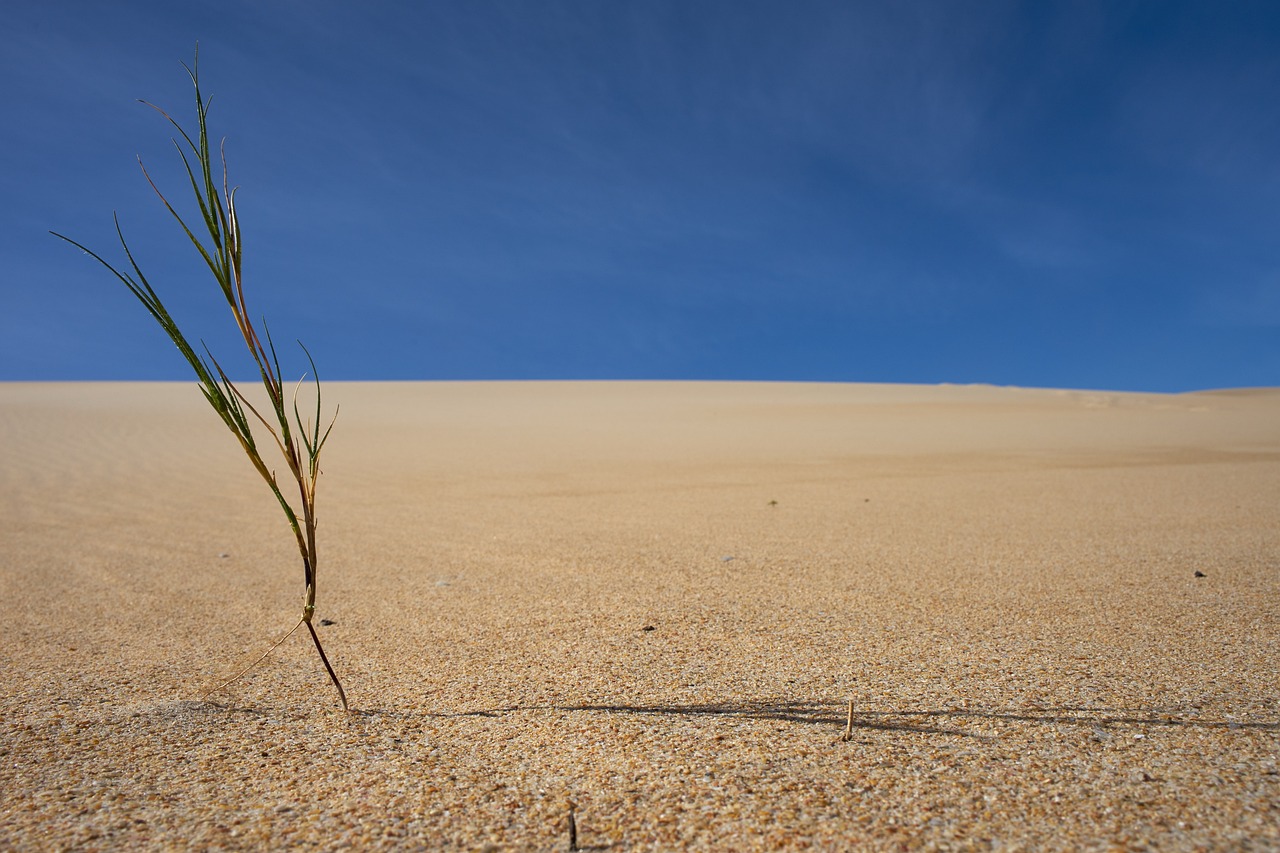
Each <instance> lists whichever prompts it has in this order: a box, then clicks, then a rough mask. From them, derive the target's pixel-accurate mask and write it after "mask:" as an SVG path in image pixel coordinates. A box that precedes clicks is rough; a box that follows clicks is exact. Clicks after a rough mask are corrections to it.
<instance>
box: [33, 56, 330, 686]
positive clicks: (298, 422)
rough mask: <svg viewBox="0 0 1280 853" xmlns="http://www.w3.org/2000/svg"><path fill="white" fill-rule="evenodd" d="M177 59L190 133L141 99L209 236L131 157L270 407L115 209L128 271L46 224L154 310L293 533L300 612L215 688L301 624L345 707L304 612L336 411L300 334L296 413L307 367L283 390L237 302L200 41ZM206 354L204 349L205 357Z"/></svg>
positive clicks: (229, 202)
mask: <svg viewBox="0 0 1280 853" xmlns="http://www.w3.org/2000/svg"><path fill="white" fill-rule="evenodd" d="M183 67H184V68H186V70H187V74H188V75H190V77H191V82H192V84H193V86H194V87H195V98H196V118H197V122H198V132H197V134H196V136H195V138H194V139H193V138H192V137H191V136H190V135H189V134H188V133H187V132H186V131H185V130H184V129H183V128H182V126H181V125H180V124H179V123H178V122H177V121H176V120H174V119H173V118H172V117H171V116H170V115H169V114H168V113H166V112H165V111H164V110H162V109H160V108H159V107H157V106H155V105H154V104H151V103H149V102H147V101H142V102H141V103H144V104H146V105H147V106H149V107H151V108H152V109H154V110H156V111H157V112H159V113H160V114H161V115H162V116H164V117H165V119H167V120H168V121H169V123H170V124H171V125H173V127H174V128H176V129H177V132H178V136H177V137H175V138H174V140H173V144H174V147H175V148H177V150H178V154H179V156H180V157H181V158H182V163H183V166H184V167H185V168H186V172H187V176H188V178H189V179H190V182H191V189H192V191H193V192H194V194H195V200H196V204H197V205H198V207H199V210H200V220H201V222H200V224H201V225H202V226H203V229H204V231H206V232H207V240H204V241H202V240H201V238H200V237H198V236H197V235H196V233H195V232H194V231H193V230H192V228H190V227H188V225H187V222H186V220H184V219H183V217H182V215H181V214H179V213H178V212H177V210H175V209H174V207H173V205H172V204H170V203H169V200H168V199H167V198H166V197H165V195H164V193H162V192H161V191H160V190H159V188H158V187H156V184H155V181H153V180H152V179H151V175H150V174H149V173H148V172H147V169H146V166H145V165H143V164H142V161H141V159H139V165H140V166H142V173H143V175H144V176H145V177H146V180H147V182H148V183H149V184H150V185H151V188H152V189H153V190H155V192H156V195H157V196H159V197H160V200H161V202H163V203H164V206H165V208H166V209H167V210H168V211H169V213H170V214H171V215H172V216H173V218H174V219H175V220H177V222H178V224H179V225H180V226H181V227H182V230H183V232H184V233H185V234H186V236H187V238H188V239H189V240H190V241H191V243H192V245H193V246H195V248H196V250H197V251H198V252H199V254H200V257H201V259H202V260H203V261H204V263H205V265H207V266H208V268H209V271H210V272H211V273H213V277H214V278H215V279H216V280H217V283H218V287H219V288H220V289H221V291H222V295H223V297H225V299H226V301H227V304H228V305H229V306H230V308H231V313H232V315H233V316H234V318H235V322H236V326H237V328H238V330H239V332H240V336H241V338H242V339H243V340H244V344H245V346H246V347H247V348H248V350H249V355H250V356H251V357H252V359H253V363H254V365H255V367H256V369H257V373H258V376H259V378H260V379H261V380H262V385H263V388H265V389H266V395H267V401H268V402H269V404H270V413H269V415H267V416H264V415H263V414H262V411H260V408H259V407H261V408H262V410H265V408H266V407H265V406H261V403H259V406H258V407H256V406H254V405H253V403H251V402H250V401H249V399H248V397H247V396H246V395H245V394H244V393H243V392H242V391H241V390H240V388H239V387H237V386H236V384H235V383H234V382H232V381H231V379H230V378H228V376H227V373H226V371H224V370H223V368H222V365H221V364H220V363H219V362H218V360H217V359H216V358H214V356H213V354H212V353H211V352H209V349H208V347H205V346H204V345H203V344H202V349H204V353H205V355H204V356H201V355H200V354H199V353H198V352H196V350H195V348H194V347H193V346H192V345H191V343H190V342H189V341H188V340H187V337H186V336H185V335H184V334H183V333H182V331H181V330H180V329H179V328H178V324H177V322H176V321H175V320H174V319H173V316H172V315H171V314H170V313H169V311H168V309H167V308H165V305H164V303H163V302H162V301H161V299H160V296H159V295H158V294H157V293H156V291H155V290H154V289H152V287H151V284H150V283H149V282H148V281H147V277H146V276H145V275H144V274H143V272H142V270H141V269H140V268H139V266H138V264H137V262H136V261H135V260H134V257H133V253H132V252H131V251H130V250H129V244H128V243H127V242H126V241H125V238H124V232H123V230H122V229H121V227H120V219H119V216H118V215H117V216H116V217H115V227H116V235H117V236H118V237H119V239H120V245H121V246H122V247H123V248H124V254H125V257H126V258H127V259H128V263H129V269H130V270H132V273H130V272H129V271H124V272H122V271H121V270H120V269H117V267H115V266H113V265H112V264H111V263H109V262H107V261H106V260H104V259H103V258H102V257H101V256H99V255H98V254H96V253H95V252H93V251H92V250H90V249H88V248H86V247H85V246H83V245H81V244H80V243H78V242H76V241H75V240H72V239H71V238H70V237H65V236H63V235H61V234H58V233H57V232H52V233H53V234H54V236H55V237H59V238H61V239H63V240H66V241H67V242H68V243H71V244H72V245H74V246H76V247H78V248H80V249H81V250H83V251H84V252H86V253H88V254H89V255H91V256H92V257H93V258H94V259H96V260H97V261H98V262H99V263H101V264H102V265H103V266H104V267H106V268H107V269H108V270H110V271H111V272H112V273H113V274H114V275H115V276H116V278H118V279H119V280H120V281H121V282H123V283H124V285H125V286H126V287H127V288H129V291H130V292H131V293H132V294H133V295H134V296H135V297H137V298H138V301H139V302H141V303H142V304H143V306H144V307H145V308H146V309H147V312H148V313H149V314H150V315H151V316H152V318H154V319H155V321H156V322H157V323H159V324H160V328H162V329H163V330H164V332H165V334H166V335H168V336H169V339H170V340H171V341H173V343H174V345H175V346H177V348H178V351H179V352H181V353H182V355H183V357H184V358H185V359H186V360H187V363H188V364H189V365H191V369H192V370H194V371H195V374H196V378H197V379H198V380H199V383H200V390H201V391H202V392H203V393H204V397H205V399H206V400H207V401H208V402H209V405H210V406H212V407H213V410H214V411H215V412H216V413H217V415H218V417H219V418H220V419H221V420H222V422H223V424H225V425H226V427H227V429H229V430H230V431H231V433H232V434H233V435H234V436H235V437H236V440H237V441H238V442H239V443H240V448H241V449H242V450H243V451H244V453H245V455H246V456H248V458H249V461H250V462H251V463H252V464H253V467H254V470H256V471H257V472H258V474H259V475H260V476H261V477H262V479H263V480H264V481H265V482H266V484H267V486H268V487H269V488H270V489H271V492H272V494H274V495H275V497H276V500H277V501H278V502H279V504H280V508H281V509H282V510H283V511H284V514H285V517H286V518H287V519H288V521H289V527H290V529H291V530H292V531H293V535H294V537H295V539H296V540H297V545H298V551H299V553H300V554H301V556H302V570H303V579H304V582H305V584H306V591H305V595H304V598H303V605H302V616H301V617H300V618H299V620H298V622H297V624H296V625H294V626H293V627H292V628H291V629H289V631H288V633H286V634H285V635H284V636H283V637H281V638H280V639H279V640H278V641H276V643H274V644H273V645H272V646H271V647H270V648H269V649H267V651H266V652H265V653H264V654H263V655H262V657H260V658H259V659H258V660H257V661H255V662H254V663H253V664H251V665H250V666H249V667H246V668H245V669H244V670H243V671H242V672H240V673H239V674H238V675H236V676H235V677H234V678H232V679H230V680H228V681H226V682H224V683H222V684H221V685H219V687H218V688H215V690H217V689H222V688H223V687H226V686H227V685H229V684H231V683H232V682H234V681H236V680H237V679H239V678H240V677H241V676H243V675H244V674H245V673H246V672H248V671H249V670H250V669H252V668H253V667H254V666H256V665H257V664H258V663H260V662H261V661H262V660H263V659H265V658H266V657H267V655H269V654H271V652H272V651H274V650H275V649H276V648H277V647H278V646H279V645H280V644H281V643H283V642H284V641H285V640H287V639H288V638H289V637H290V636H292V635H293V633H294V632H295V631H297V630H298V629H299V628H301V627H302V626H303V625H305V626H306V627H307V630H308V631H309V632H310V634H311V640H312V642H313V643H314V644H315V648H316V651H317V652H318V653H319V655H320V660H321V662H322V663H323V664H324V668H325V671H326V672H327V673H328V674H329V680H330V681H331V682H333V686H334V687H336V688H337V690H338V697H339V698H340V699H341V700H342V707H343V708H344V709H347V708H348V706H347V696H346V692H345V691H344V690H343V689H342V683H341V682H340V681H339V680H338V676H337V674H336V673H335V672H334V671H333V666H332V665H331V664H330V663H329V658H328V657H327V656H326V655H325V653H324V647H323V646H322V645H321V644H320V637H319V635H318V634H317V633H316V629H315V626H314V625H313V624H312V617H313V616H314V614H315V610H316V481H317V479H318V478H319V476H320V452H321V450H322V449H323V448H324V445H325V442H326V441H327V440H328V438H329V433H330V431H331V430H332V429H333V423H334V420H335V419H336V418H337V410H336V409H335V410H334V416H333V418H331V419H329V421H328V426H327V427H326V426H324V420H323V418H322V416H321V415H322V410H321V402H320V380H319V377H318V376H317V375H316V366H315V361H314V360H313V359H312V358H311V353H310V352H308V351H307V349H306V347H305V346H302V343H301V341H299V342H298V345H299V346H300V347H302V351H303V353H304V354H305V355H306V358H307V362H308V363H309V365H310V367H311V371H310V372H311V376H312V377H313V378H314V382H315V415H314V419H312V418H311V417H308V418H307V419H306V420H305V421H304V420H303V417H302V414H301V412H300V411H299V407H298V392H299V390H300V389H301V387H302V385H303V383H304V382H305V380H306V375H305V374H304V375H303V377H302V379H300V380H299V381H298V384H297V385H296V386H295V387H294V388H293V391H292V393H288V392H287V391H286V388H285V386H284V383H283V381H282V380H281V373H280V361H279V358H278V357H277V355H276V348H275V344H274V343H272V340H271V334H270V332H269V330H268V329H267V324H266V320H265V319H264V320H262V323H261V326H262V331H261V333H259V331H258V329H257V327H255V326H254V324H253V322H252V321H251V320H250V318H249V310H248V307H247V305H246V303H245V294H244V281H243V277H242V274H241V259H242V243H241V236H240V223H239V220H238V219H237V217H236V201H235V196H236V190H235V189H233V188H231V187H230V184H229V180H228V174H227V161H226V144H225V140H224V141H223V143H222V144H221V145H220V146H219V148H218V159H217V161H216V162H215V159H214V154H213V151H212V150H211V148H210V143H209V132H208V127H207V119H208V114H209V103H210V100H211V99H206V98H204V97H203V96H202V95H201V92H200V77H199V72H198V69H199V50H198V49H197V52H196V58H195V61H194V62H193V63H192V65H191V66H187V65H186V64H185V63H184V64H183ZM197 227H199V226H197ZM205 356H207V360H206V357H205ZM255 423H256V424H259V425H261V426H262V427H264V428H265V429H266V432H267V433H268V434H269V435H270V437H271V441H270V442H267V443H266V447H267V448H268V449H269V447H270V444H272V443H273V444H274V445H275V447H276V449H277V450H279V452H280V453H281V455H283V456H284V460H285V464H286V466H287V468H288V471H289V481H286V485H285V486H282V485H281V483H280V481H278V480H277V479H276V474H275V472H274V471H273V470H272V469H271V467H270V466H269V465H268V464H267V461H266V460H265V459H263V456H262V453H263V445H261V444H260V443H259V441H258V440H257V438H255V435H254V424H255ZM295 486H296V488H297V496H296V498H295V501H296V503H291V502H290V500H289V499H288V498H286V497H285V494H284V490H285V489H286V488H287V489H288V490H290V491H292V490H293V488H294V487H295ZM210 692H213V691H210Z"/></svg>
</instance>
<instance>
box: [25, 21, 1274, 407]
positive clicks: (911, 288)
mask: <svg viewBox="0 0 1280 853" xmlns="http://www.w3.org/2000/svg"><path fill="white" fill-rule="evenodd" d="M197 40H199V43H200V70H201V78H202V79H201V82H202V85H203V87H204V89H205V91H206V93H207V94H212V95H213V101H214V103H213V109H212V113H211V124H212V129H213V132H214V133H215V134H216V135H218V136H223V137H225V138H226V145H227V156H228V161H229V163H230V167H231V179H232V182H233V183H235V184H238V185H239V186H240V187H241V190H240V192H239V195H238V196H237V200H238V204H239V208H240V215H241V220H242V225H243V228H244V232H245V239H246V262H245V263H246V286H247V289H248V293H249V301H250V309H251V311H253V312H255V313H261V314H264V315H266V317H267V319H268V320H269V322H270V324H271V327H272V329H273V331H274V333H275V335H276V337H277V342H278V343H279V342H282V341H290V340H292V339H293V338H296V337H301V338H302V339H303V340H304V342H305V343H306V344H307V345H308V346H309V348H310V349H311V351H312V353H313V354H314V355H315V357H316V360H317V362H318V364H319V366H320V369H321V374H322V376H323V377H324V378H328V379H335V380H337V379H358V380H365V379H733V380H738V379H741V380H784V381H809V380H816V381H854V382H862V381H866V382H923V383H933V382H985V383H996V384H1013V385H1032V386H1049V387H1074V388H1110V389H1117V390H1146V391H1183V390H1192V389H1198V388H1209V387H1226V386H1247V385H1280V334H1278V332H1280V101H1277V93H1280V4H1275V3H1271V2H1260V3H1247V2H1225V3H1223V2H1197V3H1192V2H1177V0H1169V2H1125V0H1101V2H1064V3H1048V2H1045V3H1039V2H1000V0H991V1H990V2H985V1H984V2H960V0H941V1H940V2H906V1H905V0H881V2H858V0H831V2H826V0H788V2H781V0H779V2H753V0H731V2H714V0H675V1H674V2H668V0H637V2H624V0H617V1H616V2H615V0H582V2H557V0H537V2H535V0H528V2H490V1H489V0H468V1H467V2H462V0H459V1H458V2H370V3H365V4H355V3H350V2H329V1H328V0H306V2H303V0H226V2H222V3H219V4H210V3H190V2H183V0H165V1H164V2H128V0H122V2H115V3H102V2H96V1H95V2H67V1H66V0H58V2H48V3H24V4H10V6H9V7H8V8H7V9H6V12H5V26H4V27H3V31H2V32H0V148H2V150H3V151H4V153H5V157H4V158H3V162H2V164H0V193H2V197H3V199H4V201H5V202H6V203H5V204H4V205H3V206H2V207H0V217H3V222H2V226H3V227H0V241H2V242H0V252H3V258H4V260H5V263H4V272H3V275H2V276H0V296H3V300H4V304H5V308H4V310H3V312H0V380H27V379H33V380H35V379H38V380H49V379H55V380H56V379H94V380H96V379H183V378H187V373H186V365H185V363H184V362H183V361H182V359H181V358H180V356H179V355H178V353H177V352H176V351H175V350H173V348H172V346H171V345H169V344H168V342H167V340H166V339H165V338H164V337H163V335H162V333H161V332H160V330H159V329H158V328H156V327H154V325H153V324H152V321H151V320H150V318H149V317H147V315H146V314H145V313H144V312H143V310H142V308H141V306H140V305H138V304H137V303H135V302H134V301H133V300H132V297H131V296H129V294H128V293H127V292H126V291H125V290H124V289H123V287H122V286H120V285H119V284H118V283H117V282H115V280H114V279H112V278H111V277H110V276H109V275H108V274H107V273H106V272H105V271H104V270H102V269H101V268H100V267H98V266H97V265H96V264H95V263H94V262H92V261H91V260H90V259H88V258H87V257H85V256H84V255H82V254H80V253H79V252H77V251H76V250H75V249H74V248H72V247H70V246H68V245H66V244H64V243H61V242H60V241H58V240H56V239H54V238H53V237H51V236H49V235H48V233H47V232H48V231H49V230H50V229H52V230H57V231H60V232H62V233H65V234H68V235H70V236H72V237H74V238H76V239H77V240H80V241H81V242H83V243H86V244H87V245H89V246H91V247H93V248H94V249H96V250H98V251H100V252H102V253H103V254H106V255H107V256H108V257H110V258H112V259H117V258H119V257H120V255H119V250H118V246H117V245H116V244H115V238H114V232H113V230H112V224H111V215H112V211H113V210H114V211H118V212H119V214H120V217H121V221H122V222H123V225H124V227H125V230H126V235H127V236H128V237H129V238H130V241H131V245H132V247H133V248H134V251H135V255H136V256H137V257H138V259H139V261H140V263H141V264H142V266H143V268H144V270H146V271H147V273H148V275H149V277H150V278H151V280H152V282H153V284H154V285H155V286H156V287H157V289H158V290H159V291H160V292H161V294H162V295H163V296H164V297H165V298H166V300H167V302H168V303H169V306H170V308H171V310H172V311H173V313H174V314H175V315H176V316H177V317H178V319H179V321H180V323H181V324H182V325H183V326H184V327H185V328H186V329H187V332H188V334H189V336H191V337H193V338H204V339H205V340H206V341H207V342H209V344H210V346H211V347H212V348H213V349H214V351H215V353H217V354H219V355H220V357H221V358H222V359H223V360H224V361H226V362H228V363H229V364H230V365H239V362H237V361H236V360H235V358H234V357H233V356H236V357H238V353H235V350H234V347H235V345H236V343H235V341H234V340H233V339H231V338H230V337H228V336H227V329H228V327H229V325H230V318H229V316H228V315H226V314H225V310H226V309H225V305H224V304H222V303H220V301H219V299H220V297H219V296H218V294H217V293H216V291H215V289H214V286H213V282H212V280H211V279H209V278H208V275H207V272H206V273H205V275H203V276H202V275H201V269H200V265H199V263H198V260H197V259H196V258H195V257H194V256H193V255H192V253H191V249H190V246H189V245H187V246H184V245H183V243H182V240H183V238H182V236H181V234H180V232H178V231H177V230H176V226H175V225H174V224H173V223H172V221H170V220H167V219H166V214H165V213H164V212H163V210H162V209H161V208H160V207H159V205H158V202H157V201H156V199H155V197H154V195H152V194H151V191H150V189H149V188H148V187H147V185H146V183H145V181H144V180H143V178H142V176H141V174H140V172H139V170H138V167H137V162H136V157H138V156H141V157H142V158H143V159H144V161H145V162H146V163H147V165H148V168H149V169H150V170H151V171H152V173H153V175H155V176H156V178H157V180H158V182H159V183H160V184H161V185H162V186H163V187H165V188H166V189H171V190H172V196H173V197H175V198H185V197H184V196H183V195H182V188H183V180H184V176H183V175H182V173H181V172H180V171H179V169H180V166H179V164H178V162H177V160H176V154H175V153H174V151H173V149H172V147H171V144H170V142H169V138H170V135H171V134H170V131H169V129H168V128H167V126H166V125H165V123H164V121H163V119H162V118H161V117H160V116H158V115H157V114H156V113H154V112H152V111H151V110H149V109H147V108H146V107H144V106H142V105H140V104H138V103H137V102H136V99H138V98H144V99H146V100H149V101H152V102H154V103H156V104H159V105H161V106H164V107H165V108H166V109H168V110H170V112H171V113H172V114H173V115H175V117H177V118H179V119H180V120H182V121H183V122H188V121H190V120H191V118H192V116H193V104H192V94H191V89H190V83H189V81H188V80H187V78H186V75H185V72H184V71H183V69H182V67H181V65H180V64H179V63H181V62H183V61H186V62H188V63H189V62H190V61H191V55H192V51H193V48H194V45H195V43H196V41H197ZM290 350H291V348H290ZM290 350H285V355H286V356H287V357H289V358H291V357H292V355H293V353H292V352H291V351H290ZM237 370H238V371H240V372H243V367H242V366H237V367H233V372H234V371H237ZM285 372H286V373H293V372H297V373H301V367H300V366H299V367H297V368H296V369H295V368H294V366H293V365H292V364H291V365H290V366H288V367H286V371H285Z"/></svg>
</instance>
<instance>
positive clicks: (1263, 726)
mask: <svg viewBox="0 0 1280 853" xmlns="http://www.w3.org/2000/svg"><path fill="white" fill-rule="evenodd" d="M846 708H847V706H844V705H840V704H839V703H836V702H820V701H803V700H757V701H745V702H712V703H703V704H687V705H686V704H656V705H620V704H583V705H523V706H514V705H513V706H508V707H503V708H489V709H484V710H477V711H463V712H459V713H453V714H441V715H440V716H446V717H499V716H504V715H506V714H511V713H518V712H521V711H562V712H597V713H606V714H636V715H645V716H673V717H725V718H734V719H746V720H764V721H770V720H772V721H778V722H785V723H805V724H810V725H820V726H830V727H832V728H833V729H835V730H837V731H838V730H840V729H841V728H842V727H843V726H844V725H845V724H846V716H845V714H846ZM371 713H372V714H377V713H378V712H376V711H375V712H371ZM963 720H977V721H980V720H986V721H996V722H1005V723H1015V724H1016V723H1023V724H1032V725H1078V726H1093V727H1097V728H1102V729H1104V730H1105V729H1107V728H1110V727H1119V728H1139V729H1140V728H1144V727H1150V728H1182V727H1186V728H1199V729H1222V730H1232V731H1234V730H1240V731H1248V730H1252V731H1280V721H1271V722H1266V721H1251V722H1249V721H1235V720H1214V719H1192V718H1189V717H1187V716H1186V715H1182V714H1179V713H1177V712H1173V711H1162V710H1159V709H1151V708H1084V707H1062V708H1040V709H1019V710H999V709H988V710H983V709H972V708H950V709H935V710H923V711H921V710H900V711H899V710H873V709H867V710H860V709H859V708H857V706H855V707H854V711H853V728H854V730H859V729H861V730H871V731H888V732H905V733H914V734H933V735H954V736H959V737H968V738H977V739H980V740H986V739H988V738H989V736H988V735H984V734H978V733H975V732H968V731H964V730H963V729H959V728H955V727H953V726H950V725H946V724H944V723H940V722H930V721H956V722H960V721H963Z"/></svg>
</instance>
